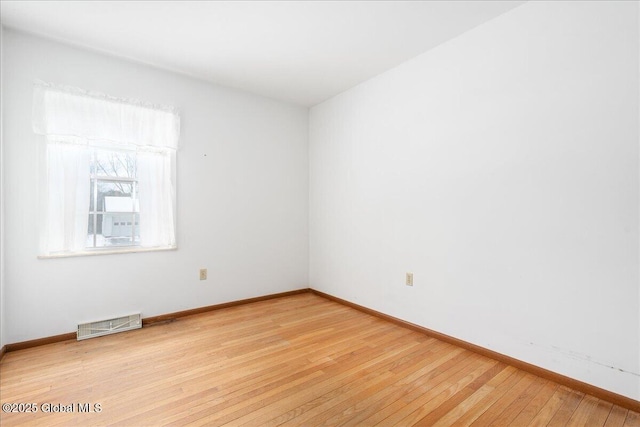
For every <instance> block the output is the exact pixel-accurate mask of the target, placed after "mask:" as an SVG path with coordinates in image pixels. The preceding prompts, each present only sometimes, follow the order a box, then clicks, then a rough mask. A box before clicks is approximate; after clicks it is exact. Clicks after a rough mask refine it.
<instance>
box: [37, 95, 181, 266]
mask: <svg viewBox="0 0 640 427" xmlns="http://www.w3.org/2000/svg"><path fill="white" fill-rule="evenodd" d="M179 124H180V121H179V117H178V115H177V114H176V113H175V112H174V111H173V109H172V108H170V107H158V106H152V105H148V104H144V103H141V102H139V101H131V100H124V99H116V98H113V97H109V96H106V95H102V94H97V93H93V92H86V91H82V90H80V89H76V88H68V87H59V86H54V85H50V84H46V83H37V84H36V86H35V91H34V131H35V132H36V133H37V134H39V135H42V136H44V138H42V140H41V141H42V146H43V147H44V150H43V151H44V152H45V153H46V154H45V155H44V158H45V159H46V160H45V161H46V167H43V168H41V170H42V171H43V172H44V176H43V179H42V189H43V191H42V195H43V197H41V198H40V199H41V200H42V209H41V211H42V215H41V217H42V224H41V245H40V256H42V257H52V256H68V255H78V254H87V253H103V252H104V251H110V252H112V251H131V250H140V249H141V248H142V249H168V248H175V247H176V240H175V152H176V149H177V142H178V136H179Z"/></svg>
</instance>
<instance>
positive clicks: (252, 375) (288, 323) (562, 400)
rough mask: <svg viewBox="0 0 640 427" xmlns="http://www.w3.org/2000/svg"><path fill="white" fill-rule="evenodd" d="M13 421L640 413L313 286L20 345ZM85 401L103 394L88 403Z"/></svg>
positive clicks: (537, 419) (3, 369)
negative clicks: (49, 406) (98, 333)
mask: <svg viewBox="0 0 640 427" xmlns="http://www.w3.org/2000/svg"><path fill="white" fill-rule="evenodd" d="M0 401H1V402H2V403H14V402H15V403H20V402H34V403H37V404H38V405H39V406H38V408H41V407H42V406H41V405H42V404H45V403H53V404H55V403H59V404H62V405H69V404H76V406H75V407H74V408H75V410H74V411H73V412H68V413H67V412H55V413H45V412H43V411H42V410H39V411H38V412H37V413H12V412H1V413H0V424H1V425H2V426H3V427H4V426H10V427H13V426H19V425H28V426H39V425H42V426H47V427H53V426H73V425H79V426H93V425H116V426H126V427H129V426H148V425H153V426H156V425H172V426H181V425H207V426H209V425H212V426H215V425H228V426H240V425H244V426H256V425H260V426H278V425H287V426H303V425H306V426H319V425H332V426H333V425H344V426H373V425H381V426H396V425H398V426H400V425H401V426H404V425H415V424H417V425H429V426H448V425H464V426H467V425H474V426H479V425H482V426H485V425H490V424H492V423H493V424H494V425H505V426H506V425H532V426H546V425H549V426H565V425H597V426H609V427H619V426H634V427H638V424H639V420H640V418H639V416H640V415H639V414H638V413H637V412H633V411H628V410H627V409H624V408H621V407H619V406H615V405H612V404H611V403H609V402H605V401H603V400H599V399H596V398H595V397H592V396H585V395H584V394H582V393H579V392H576V391H574V390H571V389H569V388H567V387H564V386H558V385H557V384H555V383H553V382H550V381H548V380H545V379H541V378H538V377H536V376H534V375H532V374H528V373H526V372H524V371H522V370H519V369H517V368H515V367H512V366H507V365H505V364H504V362H498V361H496V360H492V359H489V358H487V357H486V356H482V355H479V354H476V353H472V352H471V351H469V350H467V349H464V348H461V347H456V346H455V345H454V344H451V343H447V342H443V341H439V340H437V339H435V338H432V337H430V336H428V335H426V334H423V333H420V332H417V331H416V330H415V329H411V328H404V327H402V326H399V325H398V324H396V323H391V322H388V321H386V320H382V319H380V318H378V317H374V316H371V315H369V314H365V313H362V312H360V311H357V310H354V309H353V308H350V307H348V306H345V305H341V304H339V303H336V302H333V301H329V300H327V299H325V298H323V297H320V296H317V295H315V294H311V293H305V294H296V295H289V296H285V297H282V298H275V299H270V300H263V301H257V302H252V303H251V304H247V305H236V306H230V307H226V308H221V309H219V310H216V311H211V312H206V313H199V314H193V315H190V316H185V317H180V318H179V319H177V320H175V321H167V322H164V323H162V322H158V323H155V324H153V325H150V326H145V327H144V328H142V329H140V330H135V331H129V332H126V333H122V334H114V335H110V336H105V337H101V338H96V339H91V340H85V341H64V342H57V343H52V344H48V345H44V346H41V347H33V348H26V349H23V350H18V351H13V352H9V353H7V354H6V355H5V357H4V358H3V359H2V360H1V361H0ZM78 403H82V404H84V403H89V404H94V403H98V404H100V405H101V409H102V410H101V412H98V413H96V412H92V413H83V412H80V411H79V410H78V407H77V404H78Z"/></svg>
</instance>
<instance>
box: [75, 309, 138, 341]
mask: <svg viewBox="0 0 640 427" xmlns="http://www.w3.org/2000/svg"><path fill="white" fill-rule="evenodd" d="M139 328H142V321H141V319H140V314H139V313H138V314H132V315H130V316H124V317H116V318H115V319H107V320H100V321H98V322H91V323H81V324H79V325H78V340H85V339H87V338H93V337H100V336H102V335H109V334H115V333H116V332H124V331H129V330H131V329H139Z"/></svg>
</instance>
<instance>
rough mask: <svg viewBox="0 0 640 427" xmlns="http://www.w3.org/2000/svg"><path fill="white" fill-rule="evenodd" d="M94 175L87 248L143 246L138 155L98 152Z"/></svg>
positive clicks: (94, 157) (98, 150)
mask: <svg viewBox="0 0 640 427" xmlns="http://www.w3.org/2000/svg"><path fill="white" fill-rule="evenodd" d="M91 172H92V175H93V177H92V178H91V185H90V196H89V198H90V199H89V209H90V210H89V212H95V213H94V214H89V226H88V227H87V241H86V245H87V247H88V248H106V247H114V246H135V245H139V244H140V225H139V214H138V212H139V201H138V195H137V185H138V183H137V181H136V153H135V152H133V151H131V152H127V151H109V150H106V149H94V151H93V156H92V162H91ZM121 179H124V181H121ZM127 180H131V181H127Z"/></svg>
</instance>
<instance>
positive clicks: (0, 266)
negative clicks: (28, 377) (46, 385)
mask: <svg viewBox="0 0 640 427" xmlns="http://www.w3.org/2000/svg"><path fill="white" fill-rule="evenodd" d="M3 46H4V27H3V26H2V25H0V87H2V79H3V77H4V73H3V68H4V67H3V64H4V60H3V59H4V55H3V51H4V49H3ZM2 93H3V91H0V111H3V110H4V104H3V102H2V98H3V97H2ZM2 123H3V120H2V115H1V114H0V349H1V348H2V347H3V346H4V345H5V344H6V342H5V332H4V312H5V311H4V304H5V299H4V177H3V176H4V166H3V164H2V151H3V149H2V146H3V143H2V140H3V131H2V129H3V127H2Z"/></svg>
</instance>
